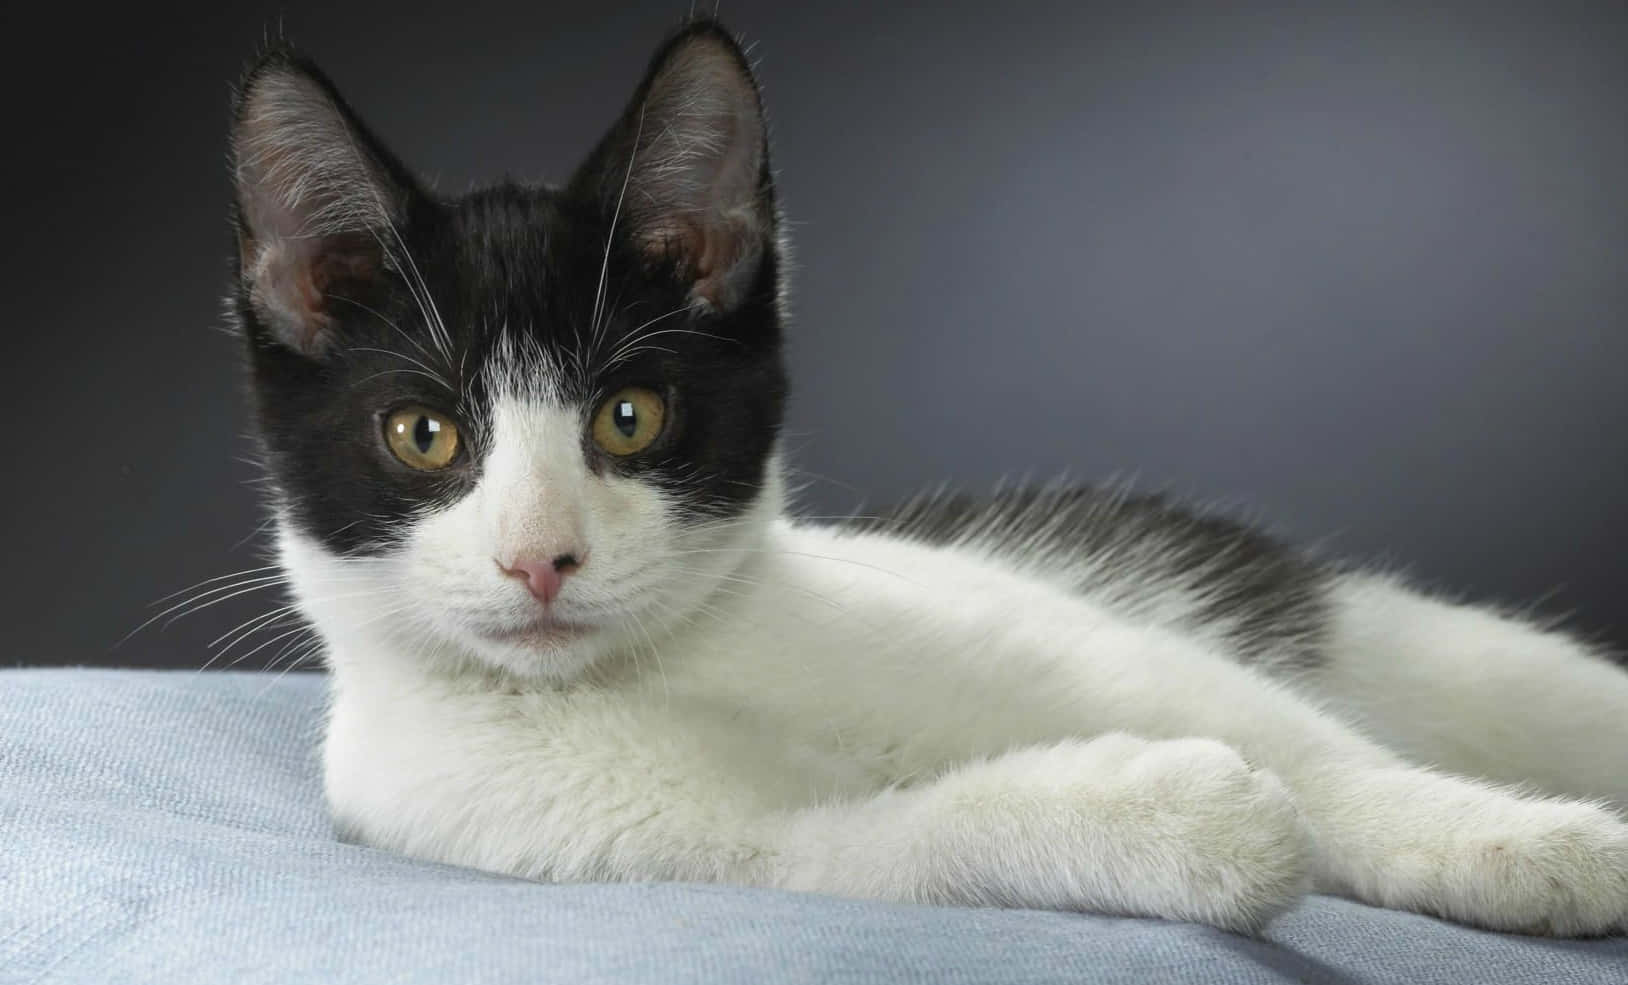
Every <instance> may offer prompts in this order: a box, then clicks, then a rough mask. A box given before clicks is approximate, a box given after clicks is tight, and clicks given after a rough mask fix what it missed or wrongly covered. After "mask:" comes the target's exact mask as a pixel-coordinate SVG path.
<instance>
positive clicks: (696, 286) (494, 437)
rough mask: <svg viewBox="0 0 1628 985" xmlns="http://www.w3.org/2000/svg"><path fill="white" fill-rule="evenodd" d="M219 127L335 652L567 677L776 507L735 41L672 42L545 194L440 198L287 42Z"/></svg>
mask: <svg viewBox="0 0 1628 985" xmlns="http://www.w3.org/2000/svg"><path fill="white" fill-rule="evenodd" d="M231 146H232V171H233V177H234V182H235V190H236V201H235V209H234V223H235V228H236V231H237V242H238V263H237V266H236V269H235V275H236V276H235V278H234V283H233V291H232V297H231V307H232V310H233V312H234V314H235V317H236V319H237V321H238V322H239V323H240V326H241V328H242V331H243V334H244V336H245V338H246V339H247V342H248V347H249V353H250V367H251V372H252V382H253V394H254V405H255V414H256V420H257V425H258V432H259V437H260V440H261V442H262V445H263V448H264V452H265V457H266V461H267V464H268V468H269V470H270V472H271V475H272V479H273V486H274V489H275V510H276V512H277V516H278V520H279V528H280V539H279V544H280V550H281V558H282V562H283V564H284V566H285V567H286V568H287V569H288V573H289V574H290V575H291V577H292V581H293V585H294V589H295V593H296V596H297V598H298V600H299V602H300V604H301V607H302V609H303V610H304V611H305V613H306V614H307V615H308V616H310V617H311V618H312V619H314V620H315V621H316V623H317V624H318V627H319V628H320V629H321V630H322V631H323V632H324V634H325V635H327V636H328V637H329V641H330V643H333V644H335V645H336V646H339V647H340V648H343V647H344V646H347V645H354V646H373V645H375V644H380V643H382V644H383V645H384V646H385V647H386V648H393V649H395V650H399V651H400V652H401V654H402V656H401V658H402V659H428V660H437V659H442V660H450V661H454V662H460V663H463V664H468V663H471V662H473V663H474V664H476V665H483V666H488V667H492V668H499V669H502V670H505V671H508V672H512V673H516V674H523V675H536V676H549V677H566V676H570V675H572V674H574V673H576V672H579V671H580V670H581V669H583V668H584V667H586V666H588V665H589V664H591V663H593V662H594V661H595V660H596V659H598V658H599V657H601V656H603V655H604V654H606V653H608V652H612V651H618V650H625V649H627V648H629V647H635V646H640V645H644V640H645V639H646V638H647V637H648V635H650V634H651V633H653V632H655V631H657V630H658V629H659V628H661V627H668V626H674V625H677V624H679V623H681V622H683V621H685V620H687V619H690V618H692V617H693V616H694V611H693V610H694V609H695V608H696V607H697V606H699V605H701V604H702V601H703V599H704V597H705V596H706V595H707V594H709V593H710V592H711V591H712V590H713V589H714V588H716V587H717V585H718V583H719V582H720V581H721V580H723V579H727V578H729V577H730V574H729V571H730V570H731V569H732V568H733V567H734V566H735V565H736V564H738V563H739V562H740V561H741V560H742V558H743V557H745V556H746V555H747V554H748V553H749V552H750V551H751V550H752V544H753V543H754V542H755V539H756V537H757V536H758V534H759V533H760V531H761V529H762V526H763V524H764V523H766V522H767V520H768V518H769V517H771V516H772V515H773V514H774V513H775V512H776V511H777V510H778V505H779V475H778V469H777V467H776V463H775V456H776V447H777V437H778V434H779V430H780V425H781V418H782V407H783V404H784V399H785V390H786V383H785V373H784V366H783V362H782V355H781V321H782V314H781V267H782V260H781V246H780V242H779V238H778V225H779V223H778V218H777V214H776V206H775V199H774V189H773V186H772V183H771V177H770V168H769V159H768V150H767V144H766V141H765V126H764V120H763V114H762V109H761V104H760V100H759V94H758V90H757V86H756V83H755V81H754V79H753V77H752V72H751V69H750V67H749V65H748V64H747V61H746V59H745V57H744V55H743V54H742V52H741V50H740V48H739V47H738V46H737V44H736V43H735V42H734V40H733V39H732V38H731V37H730V36H729V35H728V34H727V33H726V32H725V31H723V30H722V29H720V28H719V27H717V26H716V25H714V24H710V23H701V24H695V25H691V26H689V27H687V28H685V29H684V30H682V31H681V32H679V33H678V34H677V35H676V36H674V37H673V38H671V39H670V40H669V41H668V42H667V43H666V44H664V45H663V46H662V47H661V48H660V49H659V50H658V52H657V53H656V56H655V58H654V59H653V61H652V63H651V66H650V70H649V72H648V74H647V75H646V77H645V79H644V81H643V82H642V83H641V84H640V85H639V87H638V89H637V90H636V91H635V93H634V95H633V98H632V100H631V102H630V103H629V105H628V107H627V110H626V111H625V113H624V114H623V116H622V117H621V119H619V120H618V121H616V123H615V124H614V125H613V126H612V127H611V128H610V131H609V132H608V133H607V134H606V136H605V137H604V138H603V140H602V141H601V142H600V144H599V145H598V147H597V148H595V149H594V150H593V151H592V153H590V154H589V155H588V157H587V160H586V162H585V163H584V164H583V165H582V166H581V167H580V168H579V169H578V170H577V172H576V173H575V175H574V176H573V177H572V178H571V180H570V181H569V182H568V183H566V184H565V185H564V186H563V187H560V188H538V187H522V186H518V185H514V184H499V185H495V186H493V187H490V188H486V189H484V190H479V191H475V192H472V193H470V194H468V195H464V196H462V197H460V198H454V199H446V198H440V197H437V196H435V195H434V194H432V193H430V192H429V191H428V190H426V189H425V188H424V187H423V186H421V185H420V184H419V183H418V182H417V181H416V180H415V179H414V177H413V176H412V174H411V172H410V171H409V170H408V169H407V168H406V167H405V166H404V165H403V164H402V163H401V162H399V161H398V160H397V159H396V158H395V156H394V155H392V154H391V153H390V152H389V151H388V150H387V149H385V147H384V146H383V145H382V144H381V143H380V142H379V140H378V139H377V138H375V137H374V135H373V134H372V133H371V132H370V131H369V130H368V128H367V127H366V126H365V125H364V124H363V123H362V122H361V121H360V120H359V118H358V117H357V116H356V115H355V114H354V113H353V112H352V111H351V109H350V108H349V107H348V106H347V105H346V103H345V101H344V100H343V99H342V98H341V97H340V96H339V94H338V93H337V92H336V90H335V89H334V87H333V85H332V84H331V83H330V82H329V81H328V80H327V78H326V77H325V76H324V75H323V74H322V73H321V72H320V71H319V70H317V69H316V68H315V67H314V66H313V65H312V64H311V63H310V62H308V61H306V60H305V59H304V58H302V57H301V56H299V55H298V54H296V53H294V52H292V51H290V50H288V49H286V48H279V49H276V50H273V51H270V52H268V53H267V54H265V55H264V56H262V57H261V58H260V60H259V61H258V63H257V64H256V65H255V66H254V67H253V68H252V69H251V70H250V71H249V73H248V75H247V76H246V77H245V79H244V80H243V82H242V85H241V87H240V90H239V95H238V100H237V106H236V112H235V118H234V128H233V133H232V145H231Z"/></svg>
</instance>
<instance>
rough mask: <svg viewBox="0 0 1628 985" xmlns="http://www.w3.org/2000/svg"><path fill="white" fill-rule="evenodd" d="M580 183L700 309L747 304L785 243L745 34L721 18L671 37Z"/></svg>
mask: <svg viewBox="0 0 1628 985" xmlns="http://www.w3.org/2000/svg"><path fill="white" fill-rule="evenodd" d="M571 187H572V190H573V192H574V193H576V194H578V195H580V196H584V197H586V198H587V199H588V200H589V201H591V202H593V203H594V204H595V207H596V208H597V209H599V211H600V213H601V214H602V216H603V221H605V222H607V223H611V222H614V224H615V226H616V229H615V232H614V235H615V236H616V237H618V238H619V239H620V240H621V242H622V243H624V244H626V245H628V246H631V248H632V250H633V251H634V253H635V254H636V255H637V256H639V257H641V258H642V259H643V261H644V262H645V264H646V266H647V269H649V270H650V271H652V272H653V273H654V274H655V275H657V276H660V277H665V278H670V279H672V280H673V281H674V282H675V286H677V287H678V288H680V289H681V290H684V291H686V292H687V296H688V297H689V300H690V302H691V303H692V304H695V305H698V306H701V307H703V308H705V309H708V310H712V311H719V312H727V311H730V310H732V309H734V308H736V307H738V306H739V305H740V304H741V303H742V301H744V300H745V298H746V297H747V295H748V293H749V292H750V291H751V290H752V288H753V287H754V286H756V282H757V279H758V277H759V275H760V274H762V273H763V272H764V264H765V259H766V258H767V257H769V256H770V255H771V254H772V253H773V252H774V251H775V249H776V247H777V242H776V239H775V236H776V231H775V226H776V214H775V202H774V186H773V183H772V181H771V178H770V171H769V152H768V143H767V133H766V127H765V125H764V120H763V107H762V100H761V97H760V95H759V92H758V87H757V82H756V80H755V79H754V78H753V76H752V69H751V66H750V64H749V63H748V62H747V60H746V54H745V52H743V51H742V50H741V47H740V45H739V44H737V43H736V41H735V39H734V38H733V37H731V36H730V35H729V33H728V32H727V31H725V30H724V29H723V28H722V27H720V26H718V25H717V24H715V23H712V22H704V23H699V24H694V25H691V26H689V27H686V28H684V29H683V30H681V31H680V32H679V33H678V34H677V35H675V36H674V37H672V38H670V39H669V40H668V41H667V43H666V44H664V45H663V46H662V47H661V48H660V50H658V51H657V52H656V55H655V57H654V58H653V59H652V60H651V63H650V70H649V72H648V73H647V74H646V75H645V79H644V81H643V82H642V83H641V84H640V85H639V88H638V90H637V91H636V92H635V93H634V95H633V99H632V101H631V102H630V103H629V104H628V107H627V110H626V111H625V112H624V113H623V115H622V118H621V119H620V120H619V121H618V122H617V123H616V125H615V126H614V127H612V128H611V131H610V133H608V134H607V135H606V136H605V138H604V139H603V140H602V141H601V142H600V144H599V147H598V148H597V149H595V151H594V152H593V154H592V155H590V157H589V158H588V161H587V163H586V164H584V165H583V166H582V168H581V169H580V170H579V171H578V172H577V174H576V177H575V178H573V180H572V183H571Z"/></svg>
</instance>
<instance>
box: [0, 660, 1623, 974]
mask: <svg viewBox="0 0 1628 985" xmlns="http://www.w3.org/2000/svg"><path fill="white" fill-rule="evenodd" d="M322 688H323V681H322V679H321V678H320V677H315V676H300V675H289V676H286V677H282V678H273V677H271V676H264V675H253V674H194V673H185V672H179V673H178V672H171V673H149V672H107V671H61V670H55V671H24V670H13V671H5V672H0V833H3V840H0V982H6V983H12V982H85V983H96V985H115V983H121V982H153V983H162V985H186V983H190V982H229V983H232V985H248V983H257V982H266V983H277V985H302V983H308V982H309V983H323V985H334V983H342V982H353V981H354V982H399V983H411V985H417V983H425V985H455V983H466V982H468V983H474V982H560V983H570V985H601V983H603V985H613V983H614V985H631V983H657V982H661V983H666V982H686V983H687V982H694V983H707V985H732V983H742V985H745V983H751V985H760V983H777V982H843V983H855V985H858V983H892V982H924V983H925V982H931V983H935V985H937V983H943V985H952V983H973V982H978V983H1014V985H1015V983H1025V985H1027V983H1041V982H1048V983H1049V982H1059V983H1060V982H1114V983H1126V985H1159V983H1164V982H1216V983H1281V982H1314V983H1336V982H1351V983H1390V982H1394V983H1406V985H1436V983H1445V982H1466V983H1475V985H1490V983H1515V982H1520V983H1525V982H1531V983H1544V985H1567V983H1589V985H1595V983H1598V985H1625V983H1628V940H1624V939H1615V940H1604V941H1550V940H1539V939H1532V938H1521V937H1512V936H1501V935H1497V934H1488V933H1481V932H1478V931H1473V930H1467V929H1464V928H1461V927H1455V926H1451V925H1448V924H1444V923H1440V922H1438V921H1434V920H1430V919H1426V918H1424V917H1419V916H1413V915H1409V914H1403V913H1393V912H1389V911H1384V910H1376V909H1371V908H1368V907H1363V906H1359V905H1357V904H1354V903H1349V902H1345V901H1341V900H1333V899H1323V898H1316V899H1312V900H1310V901H1308V902H1306V903H1305V904H1303V905H1301V906H1300V907H1298V908H1297V909H1295V910H1294V911H1293V912H1291V913H1289V914H1287V915H1286V916H1284V917H1283V918H1281V919H1280V920H1278V921H1277V923H1276V924H1275V925H1274V926H1273V927H1272V928H1271V930H1270V932H1269V933H1268V935H1267V937H1266V938H1265V939H1260V940H1257V939H1250V938H1245V937H1239V936H1234V935H1231V934H1226V933H1222V932H1220V931H1216V930H1212V929H1210V928H1206V927H1199V926H1192V925H1187V924H1176V923H1165V922H1160V921H1154V920H1123V919H1109V918H1103V917H1085V916H1076V915H1071V914H1057V913H1036V912H1026V911H993V910H964V909H940V908H933V907H925V906H897V905H887V904H879V903H864V902H855V901H850V900H839V899H828V898H823V897H817V896H805V895H797V894H792V893H777V892H766V891H756V890H744V889H733V888H726V887H717V886H688V885H647V886H547V885H539V884H535V883H527V882H522V881H519V880H514V879H505V878H499V877H496V876H489V875H484V874H481V873H478V872H472V871H467V870H461V869H454V868H448V867H445V866H437V865H427V864H424V863H420V862H414V861H411V860H408V859H404V858H400V857H397V856H393V855H389V854H386V853H384V852H378V851H373V850H371V849H367V848H360V847H357V846H354V845H345V844H340V843H338V842H336V841H335V840H334V837H333V835H332V833H331V831H330V830H329V827H328V823H327V820H326V817H325V816H324V813H323V808H322V803H321V789H320V787H321V785H320V780H319V775H318V766H317V760H316V755H315V749H316V740H317V731H318V727H319V721H320V715H321V707H322V700H323V698H322Z"/></svg>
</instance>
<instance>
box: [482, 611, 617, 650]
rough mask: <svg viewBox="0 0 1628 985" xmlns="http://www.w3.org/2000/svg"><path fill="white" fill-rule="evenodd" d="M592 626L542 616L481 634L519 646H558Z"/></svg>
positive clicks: (589, 631)
mask: <svg viewBox="0 0 1628 985" xmlns="http://www.w3.org/2000/svg"><path fill="white" fill-rule="evenodd" d="M593 630H594V627H592V626H589V625H587V624H586V623H578V622H569V621H567V620H564V619H554V618H550V617H547V616H545V617H543V618H541V619H536V620H533V621H532V622H529V623H526V624H525V625H523V626H511V627H506V628H503V629H486V630H482V631H481V635H483V636H485V637H486V638H487V639H490V640H493V641H495V642H498V643H508V644H511V645H520V646H543V647H559V646H564V645H565V644H567V643H570V642H572V641H574V640H578V639H581V638H582V637H584V636H586V635H588V634H589V633H591V632H593Z"/></svg>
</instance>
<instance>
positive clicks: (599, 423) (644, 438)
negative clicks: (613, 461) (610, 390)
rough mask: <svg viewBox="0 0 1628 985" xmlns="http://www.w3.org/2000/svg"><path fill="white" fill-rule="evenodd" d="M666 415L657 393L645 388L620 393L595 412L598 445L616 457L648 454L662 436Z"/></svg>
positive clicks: (595, 440) (631, 387)
mask: <svg viewBox="0 0 1628 985" xmlns="http://www.w3.org/2000/svg"><path fill="white" fill-rule="evenodd" d="M666 414H667V407H666V405H665V404H663V403H662V401H661V395H660V394H658V393H657V392H656V391H654V390H647V389H645V388H644V387H642V386H630V387H627V388H626V389H624V390H619V391H617V392H616V393H614V394H612V395H611V398H610V399H609V400H607V401H605V402H604V403H602V404H600V405H599V410H597V411H595V412H594V442H595V443H596V444H598V445H599V447H601V448H603V449H605V450H606V451H608V452H610V453H611V454H612V455H632V454H635V453H636V452H641V451H644V450H645V449H646V448H649V447H650V443H651V442H652V441H655V440H656V436H657V435H659V434H661V425H662V421H664V420H665V419H666Z"/></svg>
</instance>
